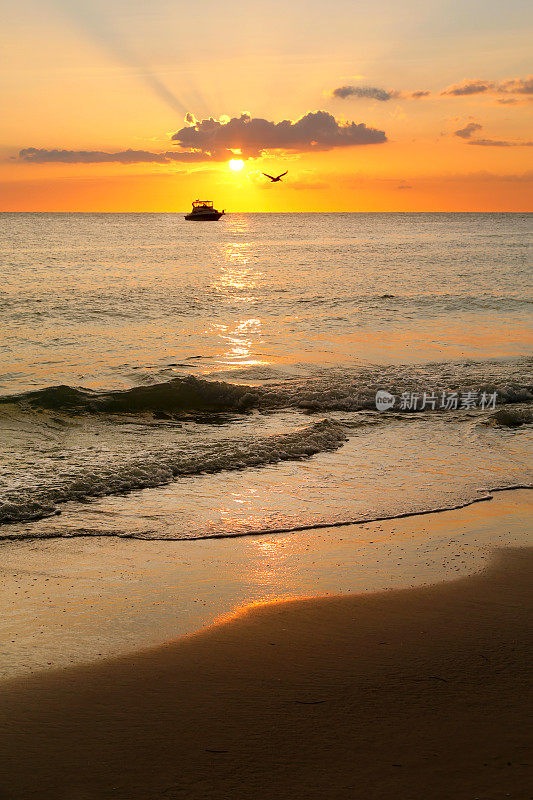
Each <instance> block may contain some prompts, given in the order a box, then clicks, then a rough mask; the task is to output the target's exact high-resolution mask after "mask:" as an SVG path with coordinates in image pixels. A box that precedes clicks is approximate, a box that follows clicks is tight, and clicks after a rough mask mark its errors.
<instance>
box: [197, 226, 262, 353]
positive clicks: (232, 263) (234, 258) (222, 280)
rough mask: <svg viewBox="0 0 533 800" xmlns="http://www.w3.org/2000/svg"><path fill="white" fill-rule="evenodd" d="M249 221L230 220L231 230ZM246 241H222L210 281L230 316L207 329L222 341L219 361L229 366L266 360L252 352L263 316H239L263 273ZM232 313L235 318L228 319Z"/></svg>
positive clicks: (259, 342)
mask: <svg viewBox="0 0 533 800" xmlns="http://www.w3.org/2000/svg"><path fill="white" fill-rule="evenodd" d="M248 225H249V223H248V222H247V221H246V220H243V219H240V220H239V219H237V220H235V221H234V222H233V230H232V233H239V234H243V233H245V231H246V227H247V226H248ZM250 248H251V245H250V243H249V242H246V241H243V242H239V241H237V242H235V241H233V242H224V243H223V244H222V245H221V252H220V254H221V267H220V274H219V275H218V277H217V279H216V281H215V282H214V283H213V289H214V291H215V293H216V294H217V295H218V297H219V299H220V302H221V303H222V304H223V306H222V308H223V309H224V314H226V313H228V312H229V316H230V319H228V320H227V321H225V322H213V323H212V324H211V326H210V332H212V333H215V335H216V336H217V337H218V339H219V341H220V345H221V351H220V353H219V357H218V358H217V359H215V360H216V362H217V363H219V364H228V365H232V366H236V365H242V366H255V365H261V364H265V363H268V362H265V361H264V360H262V359H260V358H257V356H256V355H255V354H256V352H257V350H258V348H259V346H260V345H262V344H263V342H264V340H263V336H262V320H261V319H259V318H258V317H253V316H241V312H242V310H243V307H246V306H253V305H255V304H256V303H257V296H256V289H257V284H258V282H259V281H260V280H261V278H262V277H263V275H262V273H261V272H259V271H258V270H257V269H255V268H254V267H253V266H251V265H250ZM232 312H233V314H235V316H237V319H235V318H234V319H231V315H232Z"/></svg>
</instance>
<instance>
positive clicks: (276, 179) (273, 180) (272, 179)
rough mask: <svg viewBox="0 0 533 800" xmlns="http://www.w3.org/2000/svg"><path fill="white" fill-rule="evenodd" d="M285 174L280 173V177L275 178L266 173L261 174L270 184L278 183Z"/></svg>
mask: <svg viewBox="0 0 533 800" xmlns="http://www.w3.org/2000/svg"><path fill="white" fill-rule="evenodd" d="M288 171H289V170H287V172H288ZM287 172H282V173H281V175H278V176H277V177H276V178H275V177H274V176H273V175H268V174H267V173H266V172H263V175H264V176H265V178H270V180H271V181H272V183H277V182H278V181H280V180H281V179H282V178H283V176H284V175H286V174H287Z"/></svg>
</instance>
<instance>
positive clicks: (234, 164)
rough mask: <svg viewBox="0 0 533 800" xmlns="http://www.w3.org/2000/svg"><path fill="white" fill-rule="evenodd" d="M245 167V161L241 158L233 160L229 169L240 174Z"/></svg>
mask: <svg viewBox="0 0 533 800" xmlns="http://www.w3.org/2000/svg"><path fill="white" fill-rule="evenodd" d="M243 167H244V161H242V160H241V159H240V158H232V159H231V161H230V162H229V168H230V169H232V170H233V172H239V170H241V169H242V168H243Z"/></svg>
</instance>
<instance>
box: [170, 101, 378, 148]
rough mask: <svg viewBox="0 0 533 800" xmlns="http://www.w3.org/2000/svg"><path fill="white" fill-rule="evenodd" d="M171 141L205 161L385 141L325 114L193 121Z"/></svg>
mask: <svg viewBox="0 0 533 800" xmlns="http://www.w3.org/2000/svg"><path fill="white" fill-rule="evenodd" d="M172 140H173V141H174V142H176V144H177V145H178V146H179V147H181V148H182V149H183V150H186V151H190V150H196V151H200V152H202V153H204V154H205V156H206V158H213V159H216V158H221V157H226V156H227V155H228V154H229V153H230V152H231V151H232V150H236V149H239V150H240V151H241V153H242V155H243V156H244V157H246V158H254V157H258V156H260V155H261V154H262V153H263V152H265V151H267V150H290V151H294V152H300V153H304V152H310V151H314V150H333V149H334V148H336V147H353V146H355V145H363V144H381V143H382V142H386V141H387V137H386V135H385V132H384V131H380V130H377V129H376V128H368V127H367V126H366V125H365V123H364V122H360V123H359V124H357V123H355V122H347V123H343V122H339V121H338V120H336V119H335V117H334V116H333V115H332V114H329V113H328V112H327V111H311V112H309V113H308V114H305V116H303V117H301V118H300V119H298V120H295V121H292V120H290V119H286V120H283V121H282V122H270V121H269V120H266V119H261V118H260V117H255V118H254V117H251V116H250V115H249V114H241V116H240V117H233V118H231V119H229V120H227V121H226V120H225V119H224V120H222V121H220V120H216V119H212V118H210V119H202V120H194V124H188V125H187V126H186V127H184V128H181V130H179V131H177V132H176V133H174V134H173V136H172Z"/></svg>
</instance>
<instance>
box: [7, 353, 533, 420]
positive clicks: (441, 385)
mask: <svg viewBox="0 0 533 800" xmlns="http://www.w3.org/2000/svg"><path fill="white" fill-rule="evenodd" d="M532 365H533V359H528V358H522V359H516V360H514V361H507V362H502V361H484V362H471V361H470V362H443V363H435V364H424V365H421V366H413V365H399V366H388V367H369V368H361V369H357V370H354V371H352V372H346V371H342V372H341V371H336V370H331V371H329V372H327V373H324V374H322V375H317V376H315V377H312V378H305V379H291V380H286V381H283V382H281V383H276V382H268V383H266V384H263V385H248V384H238V383H227V382H225V381H217V380H206V379H203V378H197V377H195V376H187V377H179V378H173V379H172V380H169V381H165V382H163V383H156V384H152V385H148V386H136V387H134V388H132V389H124V390H116V391H107V392H106V391H92V390H89V389H83V388H75V387H71V386H52V387H49V388H46V389H39V390H36V391H31V392H25V393H24V394H19V395H8V396H2V397H0V403H17V404H20V405H22V406H28V407H31V408H42V409H49V410H55V411H59V412H60V411H66V412H70V413H73V412H74V413H75V412H88V413H97V412H106V413H111V414H121V413H122V414H129V413H142V412H153V413H156V412H158V413H163V414H165V413H166V414H170V415H172V414H176V415H184V414H192V413H195V412H212V413H222V412H233V413H243V412H247V411H250V410H252V409H258V410H262V411H268V410H278V409H286V408H295V409H301V410H308V411H317V412H321V411H322V412H327V411H359V410H362V409H375V395H376V391H377V390H378V389H386V390H388V391H389V392H391V393H392V394H395V395H399V394H401V393H402V392H419V393H422V392H424V391H425V392H435V393H437V394H438V393H440V392H449V391H459V392H467V391H477V392H487V393H494V392H496V394H497V403H498V405H505V404H508V403H531V402H533V378H532V369H531V367H532Z"/></svg>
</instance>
